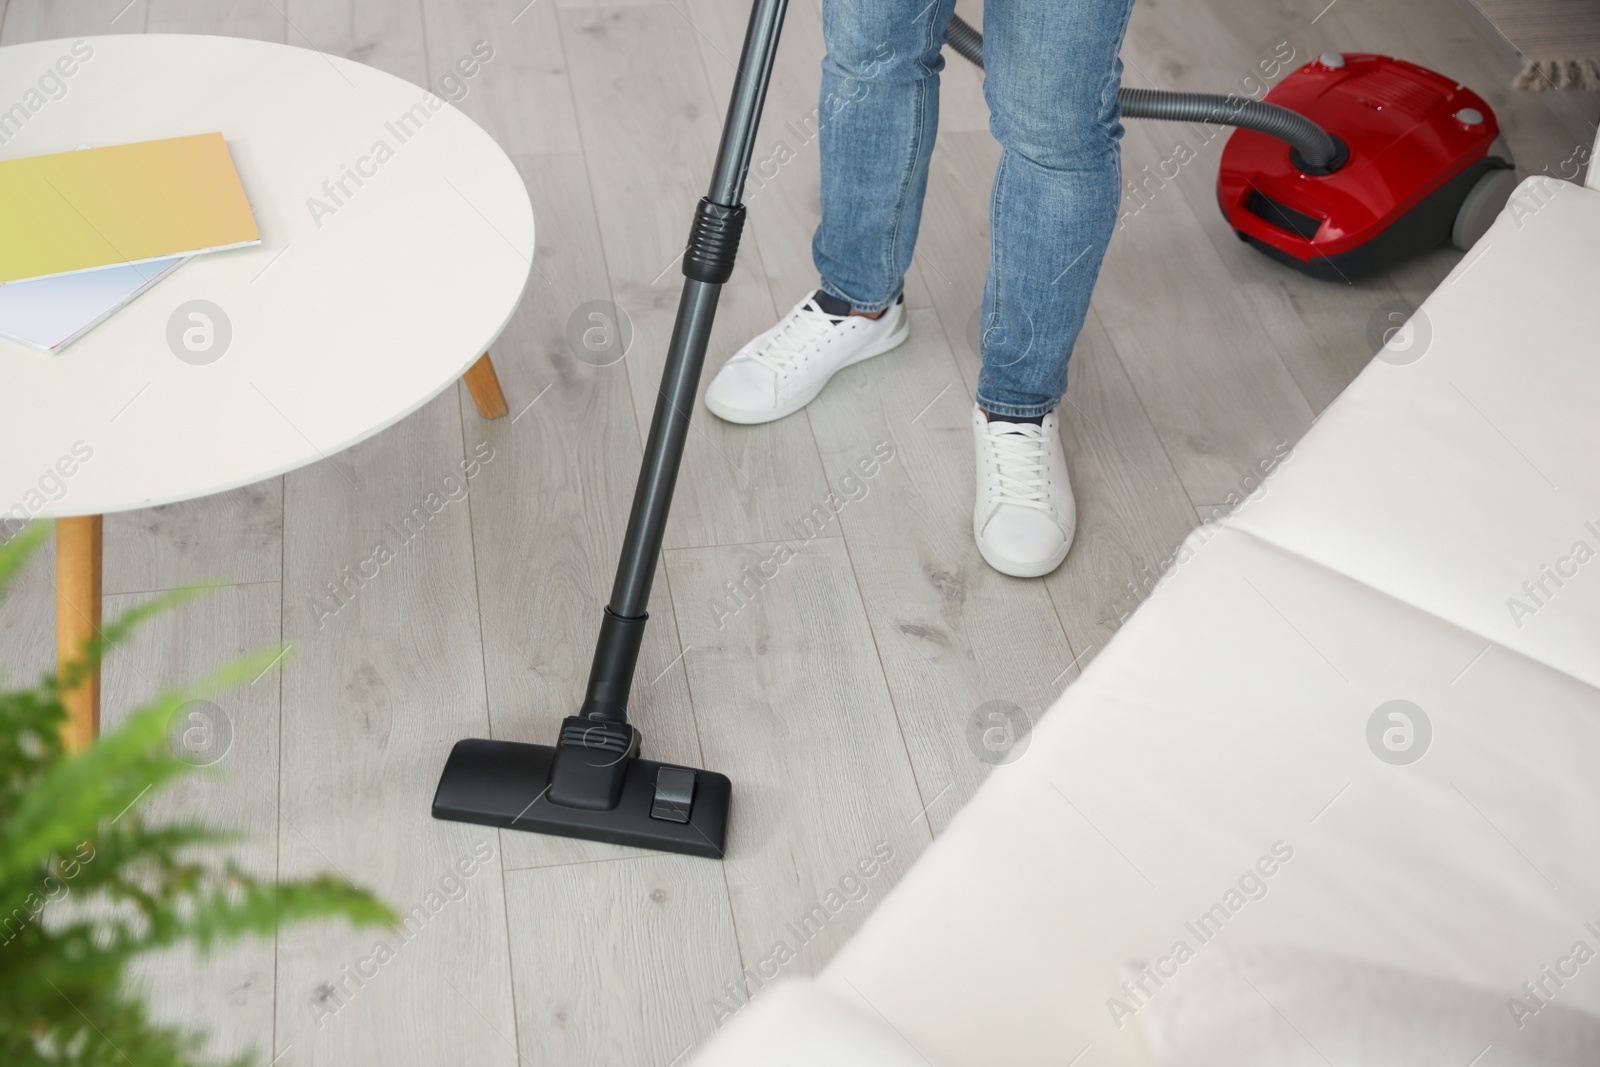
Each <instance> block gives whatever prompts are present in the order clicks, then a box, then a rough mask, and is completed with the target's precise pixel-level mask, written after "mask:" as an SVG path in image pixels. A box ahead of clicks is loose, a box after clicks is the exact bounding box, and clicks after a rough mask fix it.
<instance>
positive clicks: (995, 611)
mask: <svg viewBox="0 0 1600 1067" xmlns="http://www.w3.org/2000/svg"><path fill="white" fill-rule="evenodd" d="M971 411H972V400H971V397H970V395H969V394H968V393H967V391H966V388H965V386H964V385H963V384H962V382H961V379H960V375H959V373H958V371H957V368H956V364H955V361H954V360H953V359H952V358H951V355H950V351H949V348H948V347H947V345H946V343H945V338H944V333H943V331H942V330H940V328H939V324H938V322H937V320H936V319H935V317H934V314H933V312H932V311H931V310H921V311H914V312H913V313H912V337H911V340H910V341H908V342H907V343H906V344H905V345H904V346H902V347H901V348H899V349H897V350H895V351H894V352H892V353H889V354H887V355H885V356H883V357H881V358H878V359H874V360H870V361H868V362H867V363H864V364H861V365H859V366H857V367H852V368H850V369H849V370H847V371H845V372H844V373H842V374H840V375H839V377H838V378H836V379H835V380H834V382H833V383H832V384H831V385H830V388H829V390H828V392H827V393H825V394H824V395H823V396H822V397H819V398H818V400H817V401H816V402H815V403H814V404H813V405H812V407H811V422H812V426H813V428H814V429H815V431H816V435H817V443H818V447H819V448H820V449H821V451H822V456H823V464H824V466H825V467H826V468H827V471H828V476H829V483H830V485H831V486H832V488H833V492H834V494H835V499H836V500H838V501H840V502H841V504H842V505H843V506H842V508H841V509H840V510H839V511H838V512H837V514H838V518H837V520H835V521H830V523H829V524H828V526H827V529H829V530H830V531H832V530H836V529H842V530H843V532H844V535H845V540H846V543H847V544H848V546H849V550H850V562H851V564H852V565H853V570H854V574H855V576H856V579H857V581H858V582H859V585H860V588H861V596H862V599H863V601H864V602H865V604H866V609H867V617H868V619H869V621H870V622H871V625H872V632H873V635H874V638H875V640H876V643H877V648H878V653H879V656H880V657H881V659H882V662H883V669H884V673H885V675H886V676H887V679H888V683H889V691H890V693H891V695H892V696H893V698H894V706H895V710H896V712H897V715H898V719H899V722H900V726H901V729H902V731H903V732H904V734H905V738H906V744H907V748H908V750H909V751H910V754H911V759H912V764H913V766H914V767H915V769H916V774H917V782H918V785H919V787H920V789H921V795H922V798H923V803H924V804H925V805H928V810H927V815H926V818H927V819H928V822H929V824H930V825H931V826H932V828H933V830H934V831H935V832H936V833H937V832H938V831H940V830H942V829H943V828H944V826H945V825H946V824H947V823H948V822H949V820H950V817H951V816H952V815H954V814H955V812H956V811H958V810H959V809H960V808H961V807H962V806H963V805H964V804H965V803H966V801H967V799H968V798H969V797H970V796H971V795H972V792H973V790H975V789H976V788H977V786H978V785H979V784H980V783H981V782H982V781H983V779H984V778H985V777H986V776H987V774H988V770H989V768H990V767H991V766H992V765H993V764H992V763H991V762H989V760H993V759H999V758H1001V756H1002V755H1012V754H1011V753H1010V752H1009V751H1007V752H1004V753H1002V752H995V753H994V754H993V755H990V750H989V749H987V748H979V749H977V750H975V749H974V748H973V740H974V738H973V737H971V736H969V725H970V724H971V722H972V720H973V717H974V715H976V714H977V713H978V710H979V708H980V707H981V706H984V705H987V704H990V703H991V702H993V701H1004V702H1009V703H1011V704H1015V705H1016V707H1017V709H1018V712H1009V714H1012V715H1016V714H1018V713H1019V712H1020V714H1022V715H1026V716H1027V718H1028V721H1030V722H1031V721H1036V720H1037V719H1038V717H1039V716H1040V714H1041V713H1042V712H1043V711H1044V709H1045V708H1047V707H1049V706H1050V704H1051V703H1053V702H1054V700H1055V697H1056V695H1057V694H1058V693H1059V692H1060V691H1061V689H1062V688H1063V687H1064V686H1065V685H1066V683H1067V681H1069V680H1070V678H1071V677H1072V668H1071V666H1070V665H1071V663H1072V660H1073V658H1074V653H1073V651H1072V649H1071V648H1070V647H1069V646H1068V642H1067V639H1066V636H1065V635H1064V634H1063V632H1062V629H1061V624H1060V622H1059V621H1058V620H1057V618H1056V613H1055V611H1054V610H1052V607H1051V603H1050V592H1049V590H1048V589H1047V588H1046V587H1045V585H1044V583H1042V582H1036V581H1024V580H1020V579H1014V578H1007V577H1005V576H1004V575H1001V574H1000V573H998V572H997V571H995V570H993V569H992V568H990V567H989V566H988V564H986V563H984V562H983V559H982V557H980V556H979V555H978V550H977V546H976V545H975V544H974V542H973V539H972V521H971V517H972V502H973V469H972V464H973V458H972V428H971ZM886 456H887V457H889V458H887V459H886V458H885V457H886ZM1179 495H1180V496H1181V490H1180V491H1179ZM823 514H824V515H826V516H828V517H829V518H830V519H831V517H832V514H833V509H832V507H830V506H825V507H824V508H823ZM819 525H820V523H819ZM729 625H730V626H731V625H733V623H732V622H731V621H730V622H729ZM1025 728H1026V727H1025V725H1022V724H1020V723H1019V725H1018V726H1017V736H1018V737H1020V736H1021V733H1022V732H1023V731H1024V730H1025ZM985 729H987V727H985ZM979 736H981V731H980V734H979ZM998 747H999V748H1002V749H1003V748H1005V746H1004V745H1000V746H998ZM1024 751H1025V749H1019V750H1018V751H1017V753H1016V754H1015V755H1020V754H1021V753H1022V752H1024Z"/></svg>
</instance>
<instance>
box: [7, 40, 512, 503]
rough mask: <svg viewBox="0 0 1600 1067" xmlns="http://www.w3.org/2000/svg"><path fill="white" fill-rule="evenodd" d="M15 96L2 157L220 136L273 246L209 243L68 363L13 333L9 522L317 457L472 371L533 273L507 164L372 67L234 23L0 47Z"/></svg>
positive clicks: (437, 102)
mask: <svg viewBox="0 0 1600 1067" xmlns="http://www.w3.org/2000/svg"><path fill="white" fill-rule="evenodd" d="M68 70H70V71H71V73H70V75H69V74H67V73H66V72H67V71H68ZM63 86H64V89H63V88H61V87H63ZM13 103H19V104H20V105H21V111H20V112H19V111H18V110H17V109H16V108H11V110H10V112H9V113H8V114H9V115H10V118H9V120H8V122H7V123H4V124H0V158H17V157H22V156H32V155H40V154H43V153H47V152H61V151H68V150H71V149H74V148H77V147H79V146H81V145H90V146H101V145H109V144H119V143H125V142H133V141H144V140H153V139H156V138H162V137H175V136H179V135H183V134H192V133H203V132H207V131H211V130H220V131H221V132H222V134H223V136H224V137H225V138H226V139H227V142H228V148H229V150H230V151H231V152H232V154H233V159H234V165H235V166H236V167H237V168H238V171H239V177H240V179H241V181H242V182H243V185H244V190H245V194H246V195H247V196H248V197H249V199H250V203H251V206H252V208H253V209H254V211H255V214H256V221H257V224H258V225H259V227H260V229H261V237H262V240H261V245H260V246H259V247H254V248H246V249H238V250H234V251H228V252H216V253H210V254H207V255H202V256H197V257H196V258H194V259H193V260H191V261H190V262H188V263H186V264H184V265H183V266H181V267H179V268H178V269H177V270H176V271H174V272H173V273H172V274H171V275H169V276H168V277H166V278H164V279H163V280H161V281H160V282H158V283H157V284H156V285H155V286H154V287H153V288H151V289H150V290H148V291H147V292H145V293H144V294H142V295H141V296H139V297H138V298H137V299H135V300H134V301H133V302H132V303H130V304H128V305H127V306H126V307H124V308H122V309H121V310H120V311H118V312H116V313H115V314H113V315H112V316H111V317H110V318H109V319H107V320H106V321H105V322H103V323H101V324H100V325H99V326H97V327H95V328H94V330H92V331H91V332H90V333H89V334H87V335H86V336H84V337H82V338H80V339H79V340H78V341H76V342H75V343H73V344H72V345H70V346H69V347H67V348H66V349H64V350H63V351H61V352H59V353H57V354H55V355H46V354H44V353H42V352H39V351H36V350H34V349H30V348H28V347H26V346H23V345H19V344H15V343H13V342H10V341H6V340H4V339H0V516H3V517H6V518H12V519H18V518H47V517H61V516H69V515H92V514H100V513H105V512H113V511H124V510H128V509H132V508H141V507H150V506H153V505H157V504H165V503H171V502H173V501H178V500H187V499H190V498H193V497H198V496H205V495H207V494H210V493H215V492H219V491H222V490H225V489H231V488H234V487H236V486H240V485H246V484H249V483H251V482H255V481H259V480H260V479H263V478H268V477H271V476H273V475H276V474H281V473H283V472H285V471H289V470H293V469H295V468H297V467H301V466H304V465H306V464H308V463H313V462H315V461H317V460H319V459H323V458H326V457H328V456H330V455H332V454H334V453H336V452H338V451H340V450H341V449H344V448H347V447H349V446H350V445H352V444H355V443H356V442H358V441H361V440H363V439H365V438H367V437H370V436H372V435H373V434H375V433H377V432H378V431H380V430H382V429H384V428H385V427H387V426H390V425H392V424H393V423H395V422H397V421H399V420H400V419H402V418H404V417H405V416H406V415H408V414H410V413H411V412H413V411H415V410H416V409H418V408H419V407H421V406H422V405H423V404H425V403H427V402H428V401H429V400H431V399H432V398H433V397H435V396H437V395H438V394H439V393H440V392H441V391H443V390H444V389H445V388H447V387H448V386H449V385H450V384H451V383H452V382H454V381H455V380H456V379H457V378H459V377H460V375H461V374H462V373H463V372H464V371H465V370H466V369H467V368H468V367H469V366H470V365H471V364H472V363H473V362H474V361H475V360H476V359H477V358H478V357H479V356H480V355H481V354H482V353H483V352H484V351H485V349H486V348H487V347H488V346H489V344H490V343H491V342H492V341H493V340H494V339H495V338H496V337H497V336H498V335H499V333H500V331H501V329H502V328H504V326H505V324H506V322H507V320H508V319H509V318H510V316H511V314H512V312H513V310H514V309H515V308H516V305H517V303H518V301H519V300H520V299H521V295H522V291H523V288H524V286H525V285H526V283H527V278H528V273H529V271H530V269H531V266H532V260H533V236H534V234H533V209H532V207H531V206H530V204H529V201H528V193H527V190H526V188H525V187H524V186H523V183H522V179H521V178H520V177H519V175H518V173H517V170H516V168H515V166H514V165H513V164H512V162H511V160H510V159H509V158H507V156H506V154H505V153H504V152H503V151H501V149H500V147H499V146H498V145H496V144H495V142H494V140H493V139H492V138H491V137H490V136H489V135H488V134H487V133H485V132H484V131H483V130H482V129H480V128H479V127H478V126H477V125H476V124H475V123H473V122H472V120H470V119H468V118H467V117H466V116H465V115H462V114H461V113H460V112H459V111H457V110H455V109H454V108H453V107H451V106H450V105H449V104H448V103H446V102H444V101H443V100H441V99H440V98H439V97H437V96H436V95H434V94H431V93H429V92H427V91H426V90H424V89H421V88H419V87H417V86H415V85H411V84H410V83H408V82H405V81H402V80H401V79H399V78H396V77H394V76H392V75H389V74H385V73H383V72H382V71H378V70H374V69H373V68H371V67H366V66H363V65H361V64H359V63H354V62H351V61H349V60H345V59H340V58H338V57H335V56H328V55H324V54H322V53H319V52H314V51H310V50H307V49H301V48H292V47H287V46H284V45H278V44H267V43H263V42H259V41H250V40H241V39H237V38H231V37H200V36H180V35H162V34H149V35H129V36H115V37H88V38H82V39H77V40H70V39H69V40H58V41H42V42H36V43H32V44H25V45H16V46H11V47H7V48H3V49H0V111H3V110H4V109H7V108H10V107H11V105H12V104H13ZM197 302H199V303H197ZM196 316H198V317H196Z"/></svg>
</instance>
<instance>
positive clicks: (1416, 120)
mask: <svg viewBox="0 0 1600 1067" xmlns="http://www.w3.org/2000/svg"><path fill="white" fill-rule="evenodd" d="M1265 100H1266V102H1267V103H1271V104H1277V105H1279V106H1281V107H1285V108H1288V109H1290V110H1291V111H1296V112H1299V113H1300V114H1301V115H1304V116H1305V117H1306V118H1308V119H1311V120H1312V121H1313V122H1315V123H1317V124H1318V125H1319V126H1321V127H1322V128H1323V129H1324V130H1326V131H1327V132H1328V133H1330V134H1332V135H1333V136H1334V138H1335V139H1336V140H1337V141H1338V142H1339V144H1340V146H1341V149H1342V151H1341V157H1342V158H1341V161H1338V165H1337V166H1335V167H1334V168H1332V169H1331V170H1329V171H1328V172H1327V173H1321V174H1319V173H1312V172H1309V171H1308V170H1307V169H1306V168H1305V167H1304V166H1303V165H1302V162H1303V161H1300V160H1299V159H1298V158H1297V153H1296V152H1295V151H1294V150H1293V149H1291V148H1290V146H1289V145H1288V144H1286V143H1284V142H1283V141H1280V140H1277V139H1276V138H1273V137H1269V136H1267V135H1266V134H1263V133H1257V132H1255V131H1253V130H1246V129H1239V130H1235V131H1234V133H1233V135H1232V136H1231V137H1229V139H1228V143H1227V145H1226V147H1224V149H1223V152H1222V163H1221V171H1220V173H1219V174H1218V175H1217V201H1218V203H1219V204H1220V206H1221V207H1222V213H1223V215H1224V216H1226V217H1227V220H1228V223H1229V224H1230V225H1231V226H1232V227H1233V229H1234V231H1235V232H1236V233H1237V234H1238V235H1239V239H1240V240H1242V241H1248V242H1249V243H1250V244H1252V245H1254V246H1255V247H1256V248H1258V249H1260V250H1261V251H1262V252H1264V253H1266V254H1267V255H1269V256H1271V257H1272V258H1274V259H1276V260H1278V261H1280V262H1282V263H1285V264H1287V265H1288V266H1290V267H1293V268H1295V269H1296V270H1300V271H1303V272H1305V273H1306V274H1310V275H1313V276H1315V277H1318V278H1324V279H1328V280H1344V281H1348V280H1351V279H1354V278H1357V277H1360V276H1362V275H1366V274H1371V273H1373V272H1374V271H1379V270H1382V269H1384V268H1385V267H1388V266H1389V265H1390V264H1392V263H1395V262H1397V261H1399V260H1402V259H1405V258H1407V257H1409V256H1413V255H1416V254H1417V253H1419V252H1423V251H1426V250H1427V249H1430V248H1434V247H1436V246H1438V245H1440V244H1443V243H1444V242H1446V241H1451V242H1453V243H1454V244H1456V245H1457V246H1458V247H1460V248H1463V249H1466V248H1470V247H1471V246H1472V244H1473V243H1474V242H1475V241H1477V239H1478V238H1479V237H1480V236H1482V235H1483V232H1484V231H1485V230H1487V229H1488V228H1489V224H1490V223H1492V222H1493V221H1494V219H1495V217H1496V216H1497V215H1498V214H1499V213H1500V209H1501V208H1502V207H1504V206H1505V202H1506V199H1507V198H1508V197H1509V196H1510V194H1511V191H1512V190H1513V189H1514V188H1515V187H1516V177H1515V173H1514V171H1513V170H1512V166H1513V164H1512V159H1511V153H1510V150H1509V149H1508V148H1507V147H1506V143H1505V140H1504V139H1503V138H1502V137H1501V136H1500V128H1499V124H1498V123H1497V122H1496V121H1495V116H1494V112H1493V111H1491V110H1490V108H1489V105H1488V104H1487V103H1485V102H1484V100H1483V98H1482V97H1480V96H1479V95H1478V94H1477V93H1475V92H1473V91H1472V90H1471V89H1468V88H1466V87H1465V86H1463V85H1461V84H1459V83H1457V82H1455V81H1453V80H1452V79H1450V78H1446V77H1445V76H1443V75H1442V74H1437V73H1435V72H1434V71H1431V70H1428V69H1426V68H1425V67H1419V66H1417V65H1416V64H1415V63H1407V62H1405V61H1404V60H1400V59H1393V58H1390V57H1389V56H1379V55H1368V54H1362V53H1347V54H1343V55H1341V54H1339V53H1336V52H1329V53H1324V54H1323V55H1322V56H1320V57H1318V58H1317V59H1315V60H1313V61H1312V62H1310V63H1307V64H1306V65H1305V66H1303V67H1301V68H1300V69H1299V70H1296V71H1295V72H1294V73H1292V74H1290V75H1289V76H1288V77H1286V78H1284V80H1283V81H1281V82H1280V83H1278V85H1276V86H1274V87H1273V89H1272V90H1271V91H1270V92H1268V93H1267V95H1266V97H1265Z"/></svg>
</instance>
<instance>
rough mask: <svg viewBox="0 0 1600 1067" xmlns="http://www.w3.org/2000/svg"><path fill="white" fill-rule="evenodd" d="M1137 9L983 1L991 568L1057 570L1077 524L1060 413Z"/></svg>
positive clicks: (983, 491) (1098, 232)
mask: <svg viewBox="0 0 1600 1067" xmlns="http://www.w3.org/2000/svg"><path fill="white" fill-rule="evenodd" d="M1131 8H1132V0H1033V2H1024V0H988V2H987V3H986V4H985V5H984V11H983V31H984V32H983V55H984V67H985V76H984V96H985V97H986V98H987V99H988V101H989V115H990V119H989V128H990V130H991V131H992V132H993V133H994V136H995V139H996V140H998V141H999V142H1000V145H1001V149H1002V152H1001V156H1000V166H999V167H998V169H997V170H996V171H995V176H994V191H993V196H992V198H991V200H990V207H989V277H988V280H987V281H986V282H985V284H984V289H983V308H982V312H981V317H980V319H979V324H980V330H979V336H980V344H981V347H982V351H983V369H982V371H981V372H980V373H979V375H978V402H977V404H976V405H975V406H974V408H973V415H972V429H973V437H974V444H975V451H976V466H977V499H976V503H975V504H974V507H973V518H972V531H973V537H974V538H975V539H976V540H977V543H978V550H979V552H980V553H981V554H982V555H983V558H984V559H985V560H987V561H988V562H989V564H990V565H991V566H993V567H994V568H995V569H996V570H999V571H1002V572H1004V573H1006V574H1011V575H1015V576H1018V577H1036V576H1038V575H1043V574H1048V573H1049V572H1050V571H1052V570H1054V569H1055V568H1056V567H1058V566H1060V565H1061V562H1062V561H1063V560H1064V559H1066V556H1067V550H1068V549H1069V548H1071V546H1072V538H1073V535H1074V533H1075V532H1076V527H1077V514H1076V506H1075V505H1074V503H1073V498H1072V487H1071V484H1070V482H1069V480H1068V471H1067V464H1066V459H1065V457H1064V456H1063V455H1062V452H1061V438H1060V428H1059V424H1058V420H1057V416H1056V414H1055V407H1056V405H1057V404H1058V403H1060V401H1061V397H1062V395H1063V394H1064V393H1065V392H1066V390H1067V359H1068V357H1069V356H1071V354H1072V346H1073V343H1074V342H1075V341H1076V340H1077V337H1078V331H1079V330H1080V329H1082V327H1083V319H1084V316H1085V315H1086V314H1087V313H1088V310H1089V296H1090V294H1091V293H1092V292H1093V290H1094V283H1095V278H1096V277H1097V276H1098V275H1099V273H1100V260H1101V258H1102V256H1103V255H1104V253H1105V249H1106V244H1107V243H1108V242H1109V241H1110V240H1111V233H1112V230H1113V229H1114V227H1115V225H1116V218H1117V204H1118V200H1119V198H1120V194H1121V182H1122V177H1121V163H1120V158H1119V141H1120V138H1121V136H1122V126H1121V124H1120V122H1119V111H1118V108H1117V89H1118V88H1119V87H1120V85H1121V82H1122V64H1121V61H1120V60H1118V58H1117V53H1118V51H1119V50H1120V49H1121V47H1122V35H1123V32H1124V31H1125V30H1126V28H1127V24H1128V14H1129V11H1130V9H1131Z"/></svg>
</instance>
